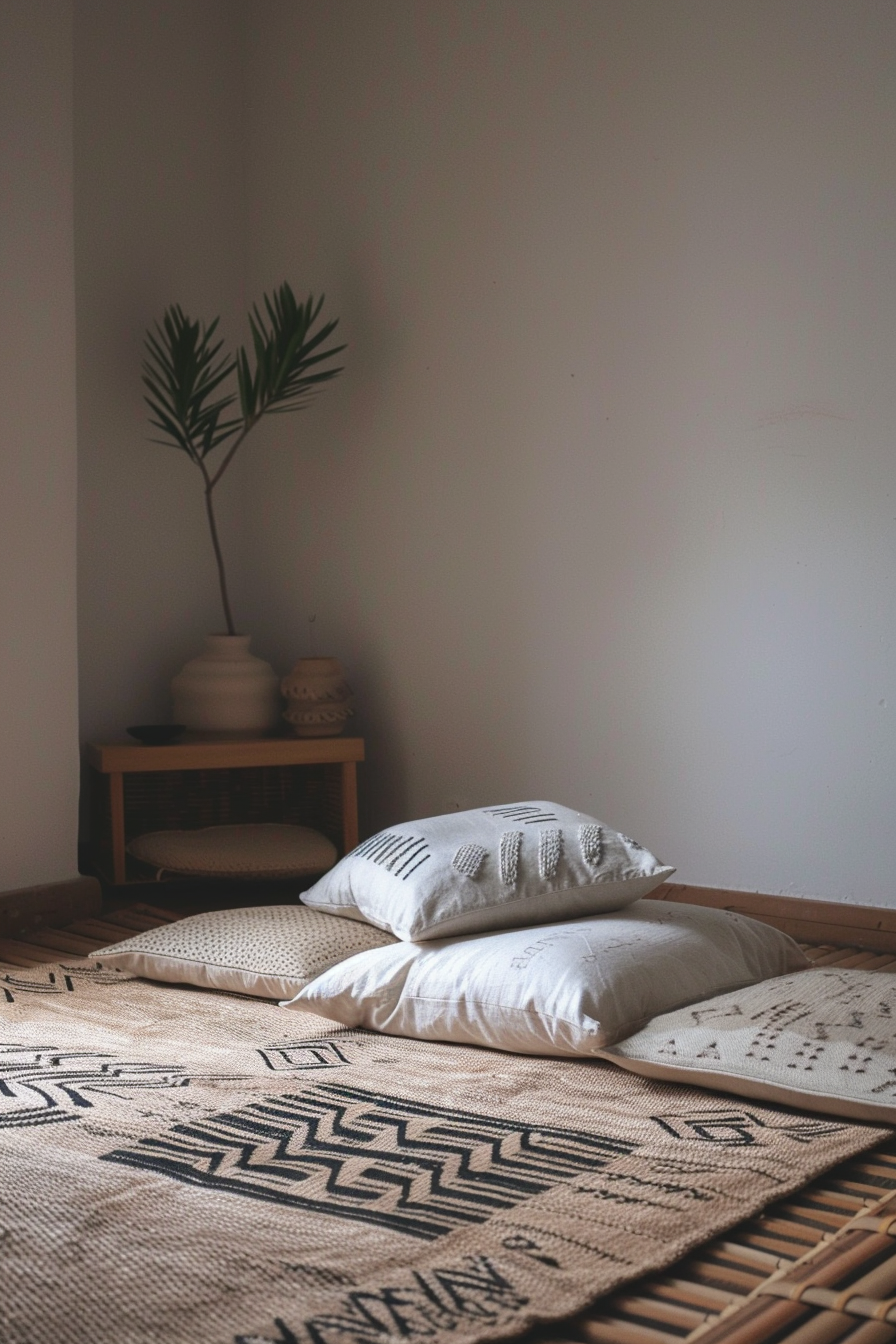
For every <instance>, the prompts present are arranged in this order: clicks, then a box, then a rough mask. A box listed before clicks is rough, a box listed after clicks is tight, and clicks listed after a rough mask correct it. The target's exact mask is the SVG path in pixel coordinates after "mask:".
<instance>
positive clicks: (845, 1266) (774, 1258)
mask: <svg viewBox="0 0 896 1344" xmlns="http://www.w3.org/2000/svg"><path fill="white" fill-rule="evenodd" d="M66 885H67V887H69V888H70V889H69V890H67V891H66V892H65V894H64V899H61V898H60V895H59V893H58V892H56V893H55V894H54V892H53V889H51V888H47V889H33V890H34V891H35V892H38V891H40V892H46V893H47V894H46V896H45V899H44V900H43V901H41V900H36V901H34V902H29V901H28V900H26V899H23V898H24V897H26V896H27V895H29V894H30V893H24V892H21V893H11V895H12V896H14V897H15V898H16V899H15V900H9V899H7V900H6V901H5V903H4V901H3V899H2V898H0V967H2V966H3V965H4V964H5V965H6V966H7V967H14V966H33V965H37V964H40V962H42V961H48V960H57V959H58V958H59V957H60V956H73V955H75V956H86V955H89V954H90V953H91V952H92V951H95V950H96V948H97V947H101V946H103V945H104V944H106V943H109V942H115V941H118V940H119V939H121V938H123V937H127V936H128V935H129V934H131V933H135V932H138V931H140V930H142V929H149V928H155V927H157V926H158V925H160V924H165V923H169V922H171V921H172V920H175V919H179V918H182V917H183V915H184V914H185V913H192V912H193V911H194V910H196V909H200V908H212V907H211V906H210V905H209V904H208V903H207V902H206V903H203V901H202V899H201V897H197V896H196V893H195V892H194V893H193V899H191V900H190V902H189V907H188V909H167V908H160V907H156V906H150V905H146V904H143V903H139V904H138V903H134V902H124V903H120V904H119V905H118V907H117V908H109V907H108V906H107V907H105V908H103V907H102V906H101V902H100V899H99V893H98V890H97V888H96V887H95V885H94V884H91V883H90V882H89V880H87V881H86V882H85V884H82V885H80V886H79V887H78V890H77V891H75V890H74V887H75V885H76V884H66ZM200 890H201V889H200ZM163 893H164V888H162V889H161V890H160V892H159V895H160V896H161V895H163ZM253 896H254V897H255V900H254V901H253V900H252V897H253ZM653 897H654V899H659V900H667V901H684V902H687V903H690V904H694V905H710V906H715V907H717V908H722V909H727V910H734V911H737V912H739V913H741V914H746V915H750V916H752V917H753V918H754V919H760V920H762V921H764V922H765V923H768V924H773V925H775V926H776V927H777V928H780V929H784V930H785V931H786V932H787V933H789V934H791V935H792V936H793V937H795V938H796V939H797V940H798V941H799V942H800V943H802V945H803V946H804V948H805V950H806V952H807V955H808V956H809V957H810V958H811V959H812V961H814V962H815V964H816V965H828V966H861V967H863V968H865V969H868V970H877V971H882V972H888V971H889V972H890V973H894V972H896V911H891V910H886V909H881V908H877V907H873V906H852V905H838V904H833V903H830V902H824V901H814V900H804V899H802V898H799V897H785V896H767V895H762V894H760V893H754V892H740V891H723V890H719V889H715V888H707V887H691V886H684V885H678V884H672V883H668V884H666V885H665V886H663V887H661V888H659V889H658V890H657V891H656V892H655V893H653ZM264 899H273V898H272V897H269V896H268V894H267V893H265V896H264ZM79 901H80V908H79ZM245 903H246V904H250V903H258V895H257V893H254V892H252V891H251V890H250V889H246V902H245ZM60 916H62V918H60ZM63 920H64V926H62V927H60V925H63ZM56 921H58V923H57V922H56ZM894 1293H896V1136H894V1137H893V1138H892V1139H890V1140H887V1141H886V1142H884V1143H882V1144H880V1145H878V1146H877V1147H876V1148H874V1149H872V1150H871V1151H870V1152H868V1153H866V1154H864V1155H862V1156H860V1157H856V1158H852V1159H850V1160H849V1161H847V1162H844V1163H841V1164H840V1165H839V1166H837V1167H835V1168H834V1169H833V1170H832V1171H829V1172H827V1173H826V1174H825V1175H824V1176H822V1177H819V1178H818V1179H817V1180H815V1181H813V1182H811V1183H810V1184H809V1185H807V1186H805V1187H804V1188H803V1189H802V1190H800V1191H798V1192H797V1193H795V1194H793V1195H791V1196H790V1197H788V1198H786V1199H784V1200H781V1201H779V1202H778V1203H776V1204H773V1205H770V1206H769V1207H768V1208H766V1209H765V1210H764V1211H763V1212H762V1213H761V1214H759V1215H757V1216H756V1217H754V1218H750V1219H748V1220H746V1221H745V1222H743V1223H741V1224H739V1225H738V1226H737V1227H735V1228H732V1229H731V1230H730V1231H728V1232H727V1233H725V1234H724V1235H723V1236H721V1237H715V1238H713V1239H712V1240H711V1241H709V1242H707V1243H705V1244H704V1245H703V1246H702V1247H701V1248H700V1249H699V1250H698V1251H697V1252H695V1253H693V1254H691V1255H690V1256H688V1257H686V1259H684V1260H682V1261H680V1262H679V1263H677V1264H675V1265H673V1266H671V1267H670V1268H668V1269H667V1270H664V1271H662V1272H660V1273H657V1274H651V1275H647V1276H645V1277H643V1278H641V1279H638V1280H637V1281H635V1282H633V1283H630V1284H628V1285H626V1286H625V1287H624V1288H622V1289H620V1290H619V1291H618V1292H616V1293H612V1294H610V1295H608V1296H605V1297H602V1298H600V1299H599V1300H598V1301H597V1302H596V1303H595V1304H594V1306H593V1307H592V1308H590V1309H589V1310H588V1311H586V1312H583V1313H582V1314H581V1315H579V1316H577V1317H576V1318H574V1319H573V1320H567V1321H562V1322H556V1323H555V1324H554V1325H552V1326H547V1327H544V1328H542V1329H541V1330H538V1331H533V1332H531V1333H530V1334H529V1335H527V1336H524V1337H523V1339H522V1340H520V1341H518V1344H551V1342H552V1341H556V1344H561V1341H563V1342H568V1344H697V1342H698V1341H699V1344H841V1341H842V1342H843V1344H889V1342H890V1341H894V1342H896V1297H893V1296H892V1295H893V1294H894Z"/></svg>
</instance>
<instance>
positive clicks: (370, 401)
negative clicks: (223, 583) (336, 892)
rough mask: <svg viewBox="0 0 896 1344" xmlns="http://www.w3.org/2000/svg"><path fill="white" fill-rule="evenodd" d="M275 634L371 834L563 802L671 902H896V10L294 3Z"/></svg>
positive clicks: (255, 162) (259, 65) (264, 484)
mask: <svg viewBox="0 0 896 1344" xmlns="http://www.w3.org/2000/svg"><path fill="white" fill-rule="evenodd" d="M253 14H254V19H253V24H252V31H253V34H254V35H255V36H254V46H253V47H252V48H251V68H250V80H249V84H248V89H247V93H248V102H247V111H248V122H249V126H250V128H251V137H252V139H251V152H250V154H249V158H248V162H249V164H250V165H251V175H250V177H249V179H248V188H249V190H248V201H249V205H250V216H249V230H248V238H249V240H250V252H249V259H248V270H247V276H248V280H249V289H250V292H252V293H254V292H257V291H259V290H260V289H261V288H262V287H270V286H272V285H273V284H275V283H278V282H279V281H280V280H281V279H282V278H284V277H289V278H290V279H292V280H293V281H294V282H295V283H297V284H298V285H299V287H302V288H314V289H320V288H324V289H326V291H327V293H328V296H329V303H328V307H329V308H330V310H331V311H332V312H334V313H339V314H342V316H343V328H344V332H345V334H346V335H347V336H348V338H349V339H350V341H351V350H350V352H349V356H348V370H347V372H346V374H345V375H344V377H343V379H342V380H341V381H340V382H339V383H337V384H335V385H334V386H333V387H332V388H331V389H330V390H329V391H328V392H327V393H326V396H325V398H324V399H322V400H321V401H320V402H319V403H318V404H317V406H316V407H315V408H314V409H312V410H309V411H307V412H305V413H304V414H303V415H301V416H298V417H294V418H289V419H284V420H281V421H279V422H278V423H277V424H275V425H269V426H266V427H264V428H263V429H262V430H261V431H259V436H258V439H259V441H258V442H257V444H256V447H255V450H254V453H253V460H252V469H251V474H250V475H249V476H248V477H247V490H248V491H249V495H248V497H247V501H246V502H247V509H248V512H247V519H246V521H247V527H248V532H247V536H248V537H250V538H251V545H250V546H249V547H248V549H247V559H248V561H249V564H250V567H251V568H250V578H251V584H252V585H253V588H254V603H253V611H254V614H253V620H252V625H253V627H254V629H255V630H256V631H258V632H259V634H260V635H261V637H262V641H263V643H264V644H265V646H266V648H267V649H268V651H269V656H270V654H273V655H274V656H275V659H276V660H277V661H278V662H279V663H280V664H281V665H283V666H285V665H288V663H289V662H290V661H291V660H292V659H293V658H294V657H295V656H297V655H298V654H300V653H302V652H304V651H306V650H305V643H306V641H305V637H304V623H305V620H306V618H307V616H308V615H309V614H310V613H311V612H314V613H316V615H317V627H318V629H319V631H320V637H319V642H318V652H329V651H332V652H335V653H336V654H338V655H340V656H341V657H342V658H343V659H344V661H345V663H346V665H347V667H348V669H349V671H350V675H351V679H352V680H353V682H354V683H355V685H356V689H357V691H358V694H359V699H360V702H361V705H362V716H361V719H360V720H359V723H360V725H361V726H362V727H363V728H364V730H365V731H366V733H367V735H368V739H369V752H370V765H369V767H368V769H367V773H366V784H367V793H366V798H367V809H368V813H367V823H368V826H374V825H378V824H381V823H383V822H386V821H388V820H390V819H394V818H399V817H407V816H413V815H423V814H426V813H430V812H433V811H441V810H444V809H447V808H450V807H452V806H455V805H458V804H460V805H473V804H478V803H488V802H494V801H496V800H507V799H514V798H519V797H527V796H535V797H549V798H551V797H553V798H556V799H557V800H558V801H562V802H565V803H568V804H571V805H573V806H578V807H581V808H583V809H587V810H589V811H593V812H594V813H596V814H597V815H598V816H600V817H602V818H604V819H605V820H607V821H608V822H611V823H615V824H617V825H619V826H620V827H622V829H624V830H626V831H627V832H629V833H633V834H635V835H636V836H638V837H639V838H641V839H642V840H643V842H644V843H645V844H648V845H650V846H651V847H652V848H654V849H655V850H656V851H657V852H658V853H659V854H660V855H661V856H662V857H663V858H664V859H665V860H666V861H668V862H672V863H675V864H677V865H678V868H679V874H680V877H681V878H682V880H685V881H690V882H695V883H704V884H709V885H721V886H729V887H741V888H747V889H760V890H764V891H769V892H779V891H782V892H787V893H797V894H800V893H801V894H811V895H815V896H819V897H823V898H828V899H834V900H846V901H858V902H871V903H880V904H892V903H894V886H893V878H892V863H891V855H890V850H891V844H890V830H891V827H892V816H893V812H894V803H896V775H894V728H893V716H894V713H896V650H894V630H896V621H894V618H896V598H894V549H896V526H894V524H896V508H894V502H896V494H894V487H896V454H894V448H893V440H894V429H896V378H894V376H893V351H894V349H896V302H894V300H896V250H894V247H893V235H892V221H893V218H894V210H896V190H894V188H896V159H894V155H893V144H894V138H896V61H894V52H896V7H894V6H893V5H892V4H891V3H888V2H887V0H850V2H849V3H845V0H775V2H774V3H769V0H724V3H720V2H719V0H679V2H678V3H676V4H674V5H670V4H668V3H665V0H608V2H605V3H595V2H594V0H564V3H563V4H557V3H554V0H466V2H465V3H464V4H462V5H459V4H445V3H444V2H443V0H378V3H377V4H376V5H370V4H368V3H366V0H344V2H343V3H342V4H340V5H326V4H295V3H293V0H265V3H263V4H261V5H257V6H255V7H254V9H253Z"/></svg>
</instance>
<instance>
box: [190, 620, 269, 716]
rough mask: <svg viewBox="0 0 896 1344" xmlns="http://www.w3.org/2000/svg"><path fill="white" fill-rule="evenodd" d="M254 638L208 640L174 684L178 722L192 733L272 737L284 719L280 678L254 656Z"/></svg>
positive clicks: (212, 637)
mask: <svg viewBox="0 0 896 1344" xmlns="http://www.w3.org/2000/svg"><path fill="white" fill-rule="evenodd" d="M250 639H251V635H206V637H205V650H204V651H203V652H202V653H201V654H200V655H199V657H198V658H191V659H190V661H189V662H188V663H187V664H186V665H185V666H184V667H183V668H182V669H181V671H180V672H178V674H177V676H176V677H175V678H174V680H173V681H172V683H171V698H172V701H173V708H174V722H175V723H183V724H186V727H187V728H188V730H189V731H190V732H194V733H217V734H221V735H222V736H224V735H226V736H227V737H267V736H268V735H269V734H270V733H272V732H274V731H275V729H276V727H277V724H278V721H279V715H280V692H279V688H278V685H277V674H276V673H275V672H274V669H273V668H272V667H271V665H270V663H266V662H265V661H264V659H263V658H256V657H255V655H254V654H252V653H250V652H249V641H250Z"/></svg>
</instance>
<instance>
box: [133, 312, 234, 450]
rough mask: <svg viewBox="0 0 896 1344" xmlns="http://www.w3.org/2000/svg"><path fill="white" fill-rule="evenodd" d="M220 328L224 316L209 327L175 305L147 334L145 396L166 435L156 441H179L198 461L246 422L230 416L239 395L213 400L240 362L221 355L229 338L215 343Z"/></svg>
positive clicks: (171, 442)
mask: <svg viewBox="0 0 896 1344" xmlns="http://www.w3.org/2000/svg"><path fill="white" fill-rule="evenodd" d="M217 326H218V318H215V319H214V321H213V322H211V323H210V324H209V325H208V326H207V327H206V326H203V325H202V324H201V323H199V322H194V321H192V320H191V319H190V318H188V317H186V316H185V315H184V313H183V311H182V309H181V308H180V307H179V305H177V304H174V305H172V307H170V308H169V309H168V310H167V311H166V313H165V315H164V317H163V319H162V322H161V325H160V324H159V323H158V322H157V323H156V324H155V329H154V330H153V331H148V332H147V334H146V341H145V347H146V359H145V360H144V362H143V384H144V387H145V388H146V389H147V391H146V394H145V395H144V399H145V401H146V403H147V405H148V406H149V409H150V411H151V416H150V420H151V423H152V424H153V425H154V426H155V428H156V429H159V430H161V432H162V433H163V434H164V435H165V438H164V439H162V440H156V442H162V443H170V444H173V445H174V446H175V447H176V448H180V449H182V450H183V452H185V453H186V454H187V455H188V456H189V457H191V458H192V459H193V460H194V461H196V462H199V461H201V460H202V458H204V457H205V456H206V455H207V454H208V453H210V452H211V451H212V449H213V448H216V447H217V446H218V444H220V443H223V442H224V440H225V439H228V438H230V437H231V436H232V435H233V434H235V433H236V431H237V430H238V429H239V428H240V427H241V424H242V421H241V420H239V419H227V418H225V413H226V411H227V410H228V409H229V408H230V407H231V406H232V405H233V403H234V401H235V399H236V397H235V394H234V393H228V394H226V395H224V396H218V397H217V398H215V399H214V400H212V399H211V398H212V396H213V394H214V393H215V392H216V391H217V390H218V389H219V388H220V387H221V384H222V383H223V382H224V381H225V379H227V378H229V377H230V375H231V374H232V373H233V370H234V367H235V364H236V361H235V360H234V359H233V357H232V356H228V355H224V356H220V351H221V347H222V345H223V342H222V341H217V342H215V341H213V337H214V334H215V331H216V329H217ZM219 356H220V357H219Z"/></svg>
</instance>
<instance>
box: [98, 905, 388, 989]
mask: <svg viewBox="0 0 896 1344" xmlns="http://www.w3.org/2000/svg"><path fill="white" fill-rule="evenodd" d="M394 942H395V939H394V938H393V937H392V935H391V934H389V933H384V932H383V931H382V929H375V928H374V927H373V926H372V925H371V924H355V923H350V922H349V921H348V920H347V919H333V918H332V917H331V916H330V915H322V914H319V913H318V911H316V910H306V909H305V908H304V906H301V905H265V906H253V907H251V908H250V909H248V910H214V911H211V912H209V913H206V914H201V915H191V916H190V917H189V918H188V919H179V920H177V921H176V922H175V923H173V924H164V925H162V926H161V927H160V928H157V929H149V930H148V931H147V932H146V933H138V934H135V935H134V937H133V938H126V939H124V941H123V942H120V943H113V944H112V945H111V946H109V947H104V948H101V949H100V951H98V952H97V953H96V954H95V955H96V956H97V958H98V959H100V960H101V961H102V962H103V964H104V965H106V966H117V967H119V968H120V969H121V970H124V971H133V973H134V974H135V975H144V976H147V977H148V978H149V979H150V980H167V981H169V982H174V983H180V984H187V985H205V986H206V987H208V988H209V989H228V990H231V991H232V992H234V993H237V994H253V995H256V996H258V997H260V998H267V999H283V998H289V997H291V996H292V995H293V994H295V993H296V991H297V990H299V989H301V987H302V985H305V984H307V983H308V981H309V980H313V979H314V977H315V976H317V975H321V974H322V972H323V971H326V970H329V968H330V967H331V966H335V965H336V963H337V962H340V961H344V960H345V959H346V957H352V956H354V955H355V953H357V952H365V951H369V950H371V949H373V948H375V947H385V946H386V945H387V944H389V943H394Z"/></svg>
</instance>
